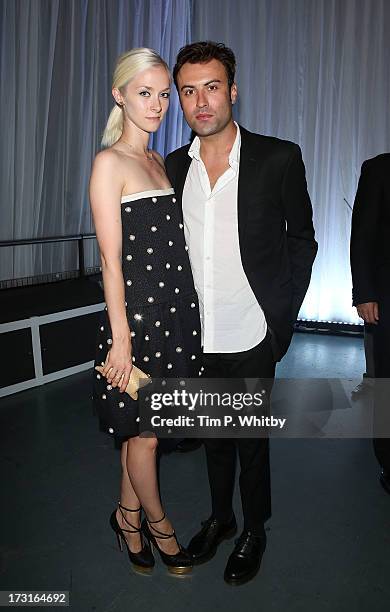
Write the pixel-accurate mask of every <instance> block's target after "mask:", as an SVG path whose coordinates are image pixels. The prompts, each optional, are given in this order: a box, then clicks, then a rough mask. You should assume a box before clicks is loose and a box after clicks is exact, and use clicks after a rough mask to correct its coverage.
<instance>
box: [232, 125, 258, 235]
mask: <svg viewBox="0 0 390 612" xmlns="http://www.w3.org/2000/svg"><path fill="white" fill-rule="evenodd" d="M240 132H241V151H240V172H239V175H238V196H237V208H238V235H239V238H240V245H242V244H244V235H245V227H246V221H247V217H248V210H249V203H250V194H251V192H252V187H253V184H254V182H255V181H256V162H257V160H256V157H255V155H254V153H253V151H252V147H251V141H250V133H249V132H247V130H245V129H244V128H242V127H241V126H240Z"/></svg>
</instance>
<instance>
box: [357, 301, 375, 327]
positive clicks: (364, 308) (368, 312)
mask: <svg viewBox="0 0 390 612" xmlns="http://www.w3.org/2000/svg"><path fill="white" fill-rule="evenodd" d="M356 310H357V311H358V315H359V317H361V318H362V319H363V321H364V322H365V323H373V324H374V325H377V323H378V321H379V308H378V302H366V303H365V304H358V305H357V306H356Z"/></svg>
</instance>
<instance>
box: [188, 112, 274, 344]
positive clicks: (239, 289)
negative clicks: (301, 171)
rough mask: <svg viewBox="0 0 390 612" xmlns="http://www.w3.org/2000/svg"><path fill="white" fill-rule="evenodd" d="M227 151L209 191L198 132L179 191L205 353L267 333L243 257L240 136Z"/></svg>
mask: <svg viewBox="0 0 390 612" xmlns="http://www.w3.org/2000/svg"><path fill="white" fill-rule="evenodd" d="M235 125H236V127H237V135H236V138H235V141H234V144H233V147H232V150H231V152H230V155H229V168H228V169H227V170H226V172H224V173H223V174H222V176H220V177H219V179H218V180H217V182H216V184H215V185H214V188H213V189H212V190H211V188H210V181H209V178H208V174H207V170H206V167H205V165H204V163H203V161H202V159H201V157H200V140H199V138H198V137H196V138H195V139H194V141H193V143H192V145H191V147H190V149H189V151H188V155H189V156H190V157H191V158H192V162H191V165H190V168H189V170H188V174H187V178H186V182H185V185H184V190H183V217H184V232H185V238H186V242H187V245H188V249H189V250H188V252H189V256H190V262H191V268H192V273H193V276H194V282H195V288H196V291H197V293H198V296H199V306H200V317H201V324H202V345H203V350H204V352H205V353H236V352H241V351H246V350H249V349H251V348H253V347H254V346H256V345H257V344H259V343H260V342H261V341H262V340H263V339H264V338H265V335H266V333H267V323H266V320H265V316H264V313H263V311H262V309H261V307H260V305H259V303H258V302H257V300H256V297H255V295H254V293H253V291H252V289H251V287H250V285H249V282H248V279H247V277H246V275H245V272H244V269H243V267H242V262H241V254H240V245H239V238H238V214H237V193H238V174H239V164H240V148H241V135H240V128H239V127H238V125H237V124H235Z"/></svg>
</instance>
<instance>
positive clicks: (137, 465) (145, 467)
mask: <svg viewBox="0 0 390 612" xmlns="http://www.w3.org/2000/svg"><path fill="white" fill-rule="evenodd" d="M126 444H127V456H126V466H127V476H128V479H129V481H128V482H127V480H126V478H125V477H124V478H123V480H122V486H123V485H124V486H125V494H126V495H131V493H130V490H129V485H130V486H131V487H132V493H133V494H134V495H135V496H136V498H137V499H138V500H139V502H140V504H141V505H142V507H143V509H144V511H145V513H146V516H147V518H148V519H149V520H150V521H159V520H160V519H161V517H162V516H163V514H164V510H163V508H162V505H161V499H160V493H159V489H158V479H157V468H156V451H157V446H158V441H157V438H156V437H152V438H141V437H138V436H137V437H134V438H130V439H129V440H128V441H127V443H126ZM123 452H124V451H123ZM133 499H135V498H133ZM129 507H130V506H129ZM150 530H151V532H152V534H154V535H159V534H158V533H157V532H156V530H158V531H160V532H162V533H164V534H167V535H168V534H171V533H172V531H173V527H172V525H171V523H170V521H169V519H168V518H165V519H164V520H162V521H161V522H159V523H157V524H156V525H153V524H151V525H150ZM157 541H158V545H159V547H160V548H161V550H163V551H164V552H166V553H167V554H169V555H173V554H176V553H177V552H178V550H179V549H178V546H177V544H176V541H175V538H170V539H168V540H164V539H161V540H157Z"/></svg>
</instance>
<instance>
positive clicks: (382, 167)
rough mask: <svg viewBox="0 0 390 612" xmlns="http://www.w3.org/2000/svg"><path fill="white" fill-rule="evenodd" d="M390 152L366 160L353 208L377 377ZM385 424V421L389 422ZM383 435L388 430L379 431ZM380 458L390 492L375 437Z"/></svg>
mask: <svg viewBox="0 0 390 612" xmlns="http://www.w3.org/2000/svg"><path fill="white" fill-rule="evenodd" d="M389 176H390V153H385V154H383V155H378V156H377V157H374V158H373V159H369V160H367V161H365V162H364V163H363V165H362V170H361V176H360V179H359V185H358V190H357V193H356V198H355V204H354V207H353V213H352V231H351V271H352V284H353V305H354V306H356V308H357V311H358V314H359V316H360V317H361V318H362V319H363V320H364V322H365V324H366V325H370V326H371V328H372V330H373V343H374V370H375V377H376V378H390V248H389V236H390V179H389ZM388 401H389V400H388V395H387V397H386V391H385V389H384V386H383V385H377V386H376V389H375V419H376V424H377V426H378V423H379V422H380V420H381V419H382V418H384V419H386V414H385V413H384V412H383V409H384V408H385V403H386V402H388ZM386 428H387V426H386ZM379 433H381V434H382V435H383V434H384V432H383V431H382V432H379ZM374 450H375V454H376V457H377V459H378V461H379V464H380V476H379V478H380V482H381V484H382V486H383V488H384V489H385V491H386V492H387V493H390V440H389V438H386V437H380V438H374Z"/></svg>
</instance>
